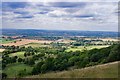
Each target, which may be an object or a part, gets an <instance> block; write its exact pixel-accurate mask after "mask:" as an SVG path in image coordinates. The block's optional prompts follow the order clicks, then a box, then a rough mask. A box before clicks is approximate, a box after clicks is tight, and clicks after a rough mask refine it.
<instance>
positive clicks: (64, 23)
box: [3, 2, 118, 31]
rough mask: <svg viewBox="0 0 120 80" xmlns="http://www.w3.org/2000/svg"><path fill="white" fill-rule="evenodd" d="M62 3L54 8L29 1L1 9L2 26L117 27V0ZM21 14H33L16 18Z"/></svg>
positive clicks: (98, 28)
mask: <svg viewBox="0 0 120 80" xmlns="http://www.w3.org/2000/svg"><path fill="white" fill-rule="evenodd" d="M64 5H65V4H64ZM64 5H63V6H57V7H56V5H51V4H50V3H48V2H44V3H29V5H28V6H26V7H24V8H17V9H13V10H10V11H6V12H3V13H4V15H3V20H4V23H3V26H4V27H5V28H34V29H57V30H59V29H62V30H64V29H67V30H106V31H116V29H117V27H118V25H117V24H118V20H117V17H118V16H117V15H116V14H115V12H116V10H117V3H108V2H107V3H93V2H92V3H85V4H84V6H79V7H78V6H77V7H69V6H70V5H68V6H67V7H66V6H64ZM71 5H72V4H71ZM14 11H18V12H27V14H16V13H14ZM44 12H45V13H44ZM24 15H25V16H26V15H32V16H34V17H32V18H17V17H21V16H24ZM108 26H109V28H108Z"/></svg>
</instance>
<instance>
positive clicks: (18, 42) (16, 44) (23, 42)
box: [1, 39, 52, 46]
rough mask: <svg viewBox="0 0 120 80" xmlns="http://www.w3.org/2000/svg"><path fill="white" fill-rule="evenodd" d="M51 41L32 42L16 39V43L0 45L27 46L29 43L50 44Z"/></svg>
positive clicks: (30, 40)
mask: <svg viewBox="0 0 120 80" xmlns="http://www.w3.org/2000/svg"><path fill="white" fill-rule="evenodd" d="M51 42H52V41H47V40H32V39H21V41H20V39H18V40H16V42H11V43H5V44H1V45H4V46H12V45H14V46H21V45H25V44H29V43H51Z"/></svg>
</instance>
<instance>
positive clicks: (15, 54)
mask: <svg viewBox="0 0 120 80" xmlns="http://www.w3.org/2000/svg"><path fill="white" fill-rule="evenodd" d="M24 53H25V52H16V53H11V54H9V56H10V57H12V56H18V57H20V58H23V57H24Z"/></svg>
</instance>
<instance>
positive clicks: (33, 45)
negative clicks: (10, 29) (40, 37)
mask: <svg viewBox="0 0 120 80" xmlns="http://www.w3.org/2000/svg"><path fill="white" fill-rule="evenodd" d="M28 46H31V47H33V48H35V47H46V46H49V45H44V44H41V43H29V44H26V45H25V47H28Z"/></svg>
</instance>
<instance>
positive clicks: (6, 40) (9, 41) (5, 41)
mask: <svg viewBox="0 0 120 80" xmlns="http://www.w3.org/2000/svg"><path fill="white" fill-rule="evenodd" d="M14 41H15V40H10V39H4V38H0V42H1V43H2V44H5V43H11V42H14Z"/></svg>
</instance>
